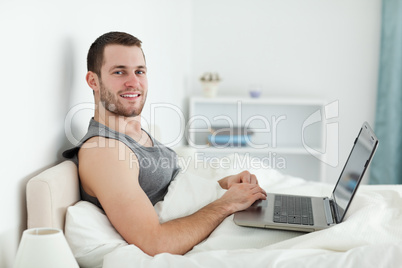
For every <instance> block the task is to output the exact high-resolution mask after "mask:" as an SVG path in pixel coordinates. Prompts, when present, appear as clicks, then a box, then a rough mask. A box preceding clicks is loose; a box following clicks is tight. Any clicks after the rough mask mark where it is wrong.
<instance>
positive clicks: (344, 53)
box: [191, 0, 381, 181]
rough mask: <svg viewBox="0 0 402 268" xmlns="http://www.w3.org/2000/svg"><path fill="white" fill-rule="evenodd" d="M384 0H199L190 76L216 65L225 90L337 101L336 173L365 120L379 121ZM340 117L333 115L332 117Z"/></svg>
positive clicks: (335, 175) (332, 172)
mask: <svg viewBox="0 0 402 268" xmlns="http://www.w3.org/2000/svg"><path fill="white" fill-rule="evenodd" d="M380 20H381V1H380V0H351V1H350V0H329V1H322V0H303V1H300V0H281V1H275V0H269V1H267V0H252V1H242V0H219V1H215V0H203V1H195V2H194V25H193V31H194V35H193V39H194V43H193V55H194V56H193V68H194V70H193V75H194V77H193V79H192V80H191V81H192V83H193V84H192V89H193V92H194V94H197V93H199V94H201V86H200V83H199V82H198V81H197V79H198V78H199V76H201V75H202V74H203V73H204V72H205V71H214V72H219V73H220V74H221V77H222V78H223V81H222V83H221V85H220V91H221V92H220V93H221V94H223V95H228V94H235V95H244V96H247V95H246V94H247V93H246V91H247V90H248V87H249V85H251V84H261V85H262V86H263V87H264V91H263V95H262V96H263V97H267V98H269V97H278V96H280V97H282V96H285V97H287V96H288V97H293V98H308V97H312V98H322V99H324V100H327V101H328V103H329V102H332V101H336V100H338V101H339V118H338V120H337V122H339V165H338V167H337V168H332V167H328V169H327V170H328V173H329V175H328V176H329V181H335V180H336V179H337V178H338V175H339V172H340V168H341V167H342V166H343V164H344V162H345V161H346V157H347V155H348V154H349V151H350V149H351V147H352V144H353V141H354V138H355V136H356V135H357V133H358V131H359V128H360V126H361V124H362V123H363V121H365V120H367V121H368V122H369V123H371V124H372V125H373V124H374V113H375V100H376V90H377V76H378V75H377V68H378V60H379V46H380V23H381V21H380ZM335 122H336V121H335Z"/></svg>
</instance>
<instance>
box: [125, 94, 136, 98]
mask: <svg viewBox="0 0 402 268" xmlns="http://www.w3.org/2000/svg"><path fill="white" fill-rule="evenodd" d="M121 96H122V97H123V98H135V97H138V94H125V95H121Z"/></svg>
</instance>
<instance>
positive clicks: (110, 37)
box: [87, 32, 145, 77]
mask: <svg viewBox="0 0 402 268" xmlns="http://www.w3.org/2000/svg"><path fill="white" fill-rule="evenodd" d="M141 43H142V42H141V40H139V39H138V38H136V37H134V36H132V35H131V34H128V33H124V32H109V33H105V34H103V35H101V36H99V37H98V38H97V39H96V40H95V42H93V43H92V45H91V47H90V48H89V51H88V56H87V69H88V71H91V72H94V73H96V74H97V75H98V76H99V77H100V76H101V72H100V70H101V68H102V65H103V52H104V50H105V47H106V46H107V45H123V46H137V47H139V48H141ZM141 50H142V48H141ZM143 54H144V52H143ZM144 58H145V56H144Z"/></svg>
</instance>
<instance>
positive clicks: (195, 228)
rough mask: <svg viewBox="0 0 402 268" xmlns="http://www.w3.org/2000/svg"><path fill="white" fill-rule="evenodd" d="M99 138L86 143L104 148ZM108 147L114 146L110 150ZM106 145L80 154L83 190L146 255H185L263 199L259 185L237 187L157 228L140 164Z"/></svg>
mask: <svg viewBox="0 0 402 268" xmlns="http://www.w3.org/2000/svg"><path fill="white" fill-rule="evenodd" d="M102 139H104V138H100V137H96V138H92V139H91V140H89V142H98V143H99V142H100V141H102V142H103V143H104V142H105V141H104V140H102ZM111 143H115V145H114V146H110V144H111ZM100 144H102V143H100ZM107 144H108V145H109V146H106V147H104V148H99V147H97V148H91V149H85V148H83V149H81V150H80V152H79V173H80V178H81V182H82V186H83V187H84V190H85V191H87V193H88V194H91V195H93V196H95V197H97V198H98V199H99V201H100V203H101V204H102V206H103V208H104V210H105V212H106V215H107V216H108V218H109V220H110V222H111V223H112V225H113V226H114V227H115V228H116V230H117V231H118V232H119V233H120V234H121V235H122V237H123V238H124V239H125V240H126V241H127V242H128V243H130V244H135V245H136V246H138V247H139V248H141V249H142V250H143V251H144V252H145V253H147V254H149V255H152V256H153V255H156V254H158V253H162V252H169V253H173V254H184V253H186V252H188V251H189V250H191V249H192V248H193V247H194V246H195V245H196V244H198V243H200V242H201V241H203V240H204V239H205V238H207V237H208V236H209V234H210V233H211V232H212V231H213V230H214V229H215V228H216V227H217V226H218V225H219V224H220V223H221V222H222V221H223V220H224V219H225V218H226V217H227V216H229V215H230V214H232V213H234V212H236V211H239V210H243V209H246V208H247V207H249V206H250V205H251V204H252V203H253V202H255V201H256V200H258V199H265V192H264V191H263V190H262V189H261V188H260V187H259V186H258V184H248V183H239V184H235V185H233V186H232V187H230V189H229V190H228V191H227V192H226V193H225V194H224V195H223V196H222V197H221V198H220V199H218V200H216V201H214V202H212V203H211V204H209V205H207V206H205V207H204V208H202V209H200V210H199V211H197V212H196V213H194V214H192V215H190V216H187V217H183V218H179V219H175V220H172V221H169V222H166V223H163V224H161V223H160V222H159V219H158V216H157V214H156V212H155V209H154V208H153V206H152V204H151V202H150V200H149V199H148V197H147V196H146V194H145V193H144V191H143V190H142V189H141V187H140V185H139V182H138V163H133V159H135V158H133V155H131V156H130V153H132V152H131V151H130V150H129V149H128V148H127V147H125V146H121V143H120V142H118V141H115V142H113V141H110V140H107ZM123 147H124V148H125V152H124V153H122V152H121V148H123ZM119 148H120V152H119Z"/></svg>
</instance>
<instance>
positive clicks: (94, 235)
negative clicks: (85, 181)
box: [65, 201, 127, 268]
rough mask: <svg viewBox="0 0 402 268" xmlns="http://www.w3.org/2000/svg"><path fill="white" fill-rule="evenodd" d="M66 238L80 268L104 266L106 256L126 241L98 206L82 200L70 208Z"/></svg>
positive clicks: (125, 243) (67, 216)
mask: <svg viewBox="0 0 402 268" xmlns="http://www.w3.org/2000/svg"><path fill="white" fill-rule="evenodd" d="M65 236H66V239H67V241H68V243H69V245H70V247H71V250H72V252H73V254H74V257H75V258H76V260H77V262H78V264H79V265H80V267H82V268H85V267H102V264H103V257H104V256H105V255H106V254H108V253H109V252H111V251H113V250H114V249H116V248H118V247H121V246H125V245H127V242H126V241H125V240H124V239H123V238H122V237H121V236H120V234H119V233H118V232H117V231H116V229H114V227H113V226H112V224H111V223H110V222H109V219H108V218H107V217H106V215H105V213H104V212H103V211H102V210H101V209H99V208H98V207H97V206H95V205H93V204H91V203H89V202H86V201H79V202H78V203H76V204H75V205H74V206H71V207H69V208H68V209H67V214H66V225H65Z"/></svg>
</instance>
